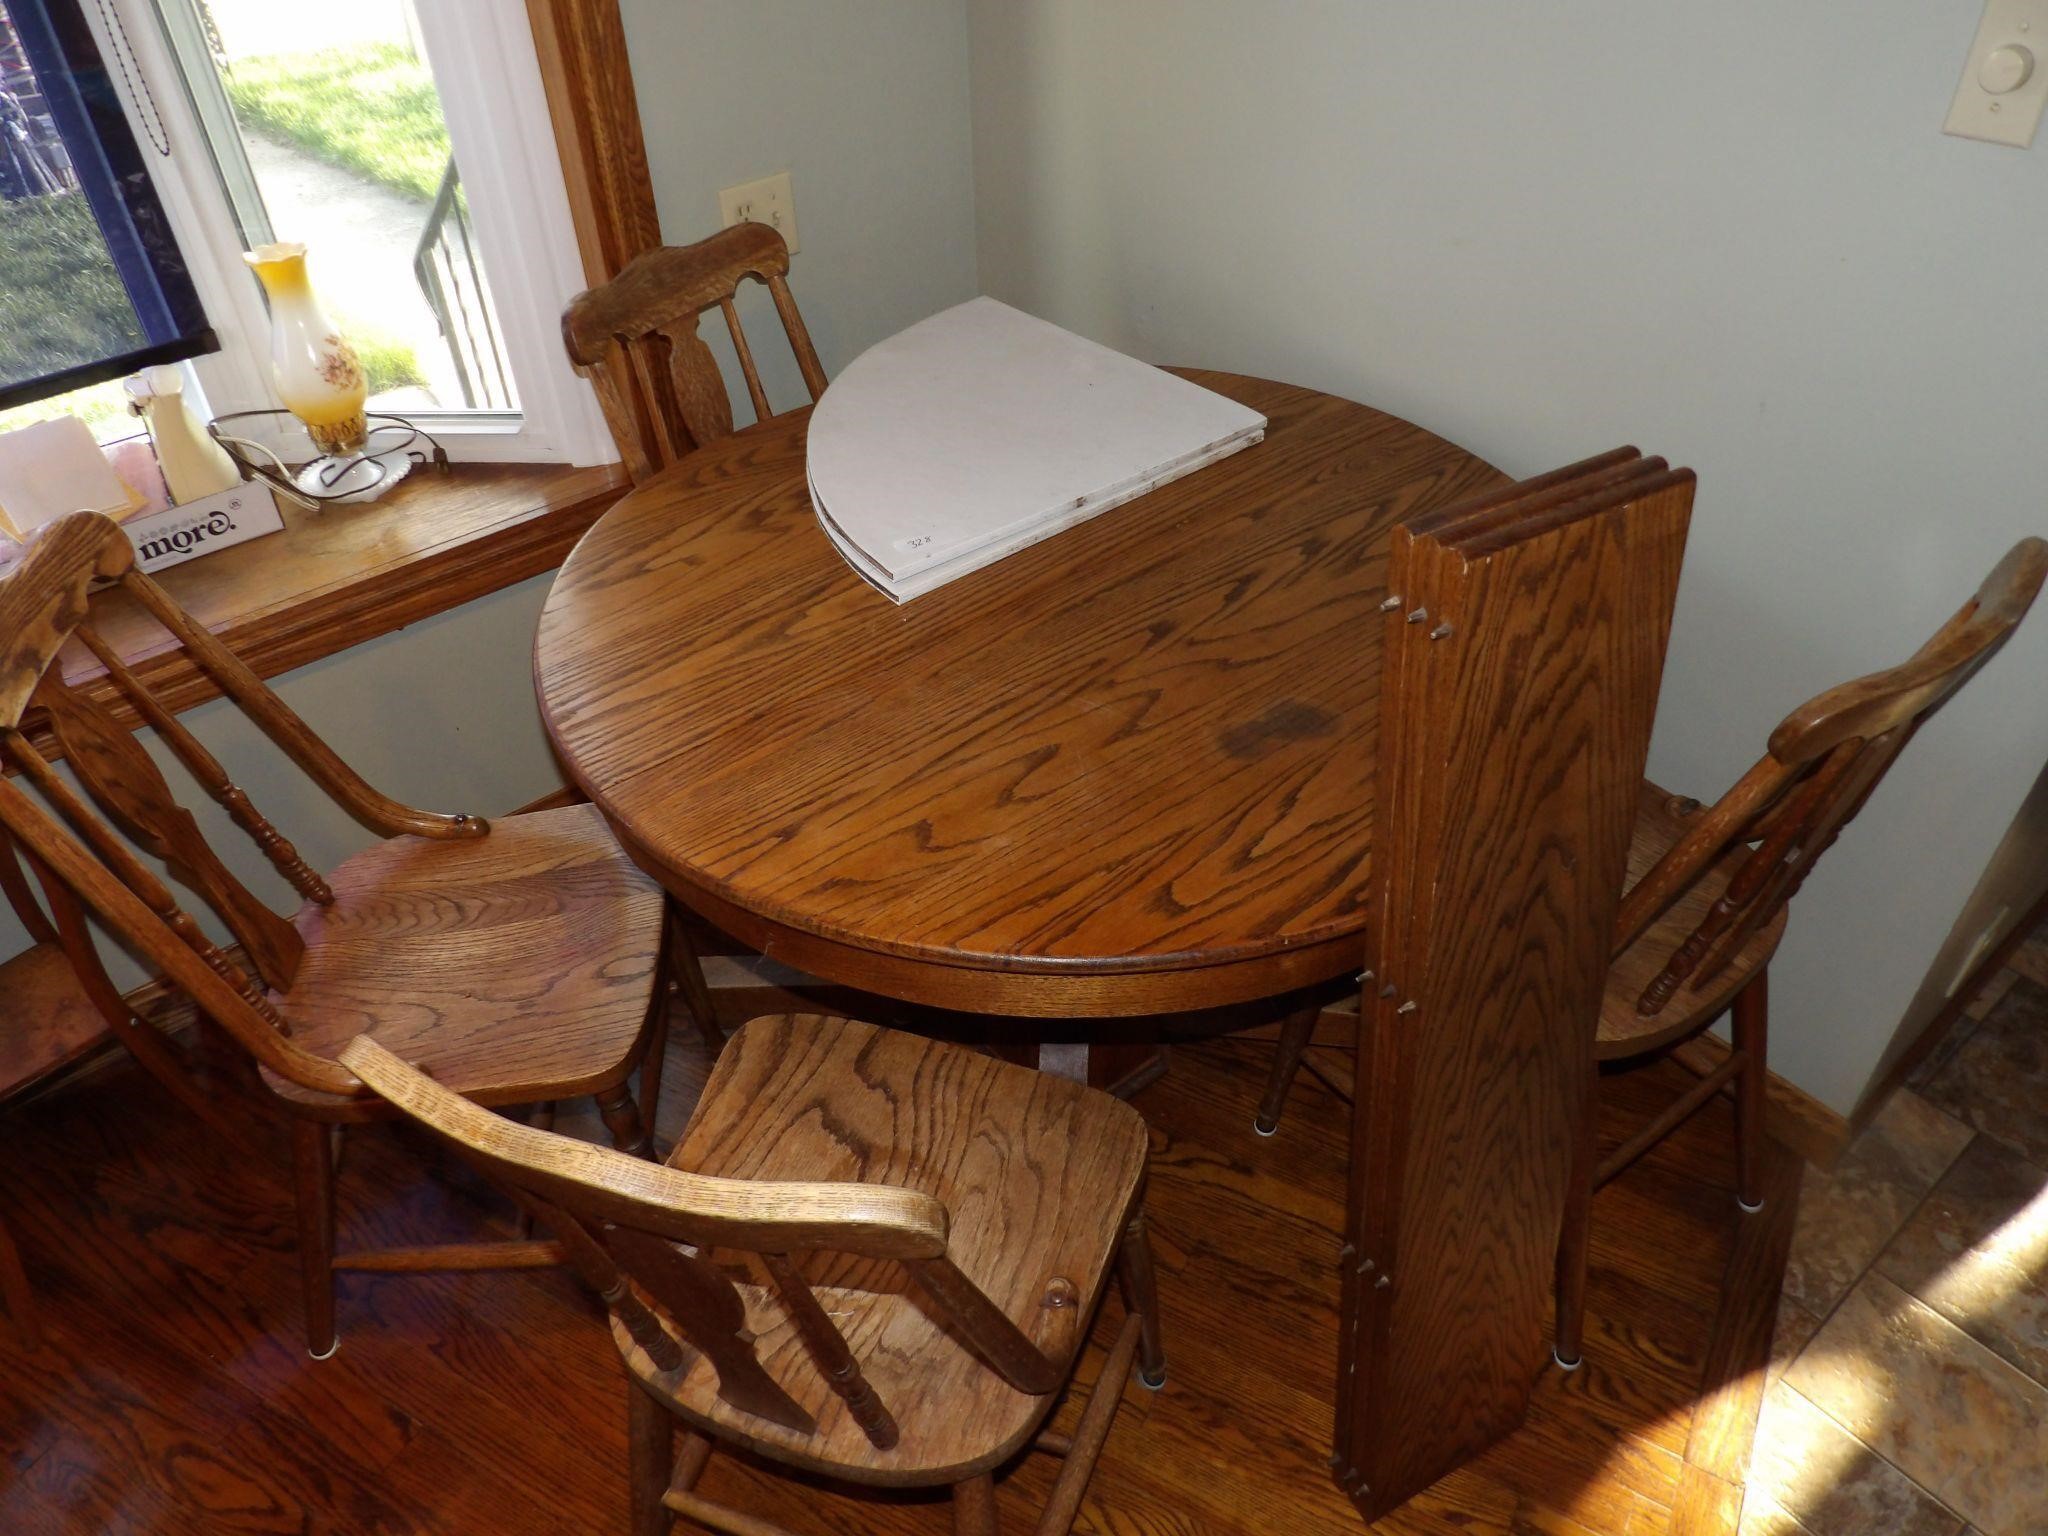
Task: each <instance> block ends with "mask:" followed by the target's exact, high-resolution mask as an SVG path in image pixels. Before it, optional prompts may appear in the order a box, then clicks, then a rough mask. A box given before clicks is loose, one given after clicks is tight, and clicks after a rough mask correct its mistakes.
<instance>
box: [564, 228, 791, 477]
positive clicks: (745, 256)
mask: <svg viewBox="0 0 2048 1536" xmlns="http://www.w3.org/2000/svg"><path fill="white" fill-rule="evenodd" d="M750 277H751V278H753V279H755V280H756V281H759V282H761V283H765V284H766V285H767V288H768V295H769V297H770V298H771V299H773V300H774V301H775V312H776V314H777V315H779V316H780V317H781V319H782V329H783V332H784V334H785V335H787V336H788V338H789V346H790V350H791V351H792V352H794V353H795V354H796V365H797V368H798V370H799V371H800V372H801V373H802V374H803V380H804V387H805V389H807V390H808V391H809V392H810V398H811V399H812V400H816V399H817V398H818V396H820V395H822V394H823V393H824V392H825V370H824V369H823V368H822V367H820V366H819V364H818V353H817V350H816V348H814V347H813V346H812V345H811V333H810V332H809V331H807V330H806V329H805V328H804V321H803V316H802V315H800V314H798V313H797V307H796V299H795V298H794V297H793V296H792V295H791V293H790V291H789V247H788V246H786V245H784V244H783V242H782V236H781V235H779V234H778V233H776V232H775V230H773V229H771V228H770V227H769V226H768V225H766V224H735V225H733V226H732V227H731V228H729V229H722V230H720V231H719V232H718V233H717V234H715V235H712V236H711V237H710V238H708V239H705V240H699V241H698V242H697V243H696V244H695V245H664V246H658V247H656V248H655V249H654V250H651V251H642V252H641V253H640V254H639V255H638V256H635V257H634V258H633V259H632V260H631V261H629V262H627V263H626V265H625V268H624V269H623V270H622V271H621V272H620V273H619V275H618V276H617V277H615V278H613V279H612V280H611V281H610V282H607V283H604V284H602V285H600V286H599V287H596V288H591V289H587V290H586V291H584V292H582V293H579V294H577V295H576V297H575V298H573V299H571V300H570V301H569V307H568V308H567V309H565V310H564V311H563V312H562V341H563V344H564V345H565V346H566V347H567V348H568V351H569V361H570V362H571V363H573V364H574V365H575V368H576V371H577V372H578V373H580V374H582V375H583V376H584V377H585V378H587V379H589V380H590V382H591V385H592V386H593V387H594V388H595V389H596V391H597V398H598V403H599V404H600V405H601V406H602V407H603V408H604V419H605V422H606V424H607V425H608V426H610V428H611V430H612V436H613V437H614V438H615V439H616V440H617V442H618V444H619V448H620V451H621V452H622V453H624V455H625V458H626V468H627V471H628V472H629V473H630V474H631V475H632V476H633V479H634V481H635V482H636V483H637V482H639V481H642V480H645V479H647V478H648V477H649V476H650V475H652V474H654V473H655V471H657V470H659V469H662V468H665V467H666V466H667V465H669V464H672V463H674V462H675V461H676V459H678V458H679V457H681V456H682V455H683V454H685V453H688V452H689V451H690V450H691V449H692V448H695V447H698V446H700V445H702V444H704V443H707V442H711V441H712V440H714V439H716V438H721V437H730V436H731V435H732V429H733V428H732V401H731V400H730V399H729V398H728V396H727V394H726V389H725V380H724V378H723V377H722V376H721V375H720V373H719V371H718V363H717V361H716V360H715V359H714V358H713V357H712V355H711V349H710V348H709V347H708V346H706V345H705V344H704V340H703V338H702V337H701V336H699V335H698V334H697V330H698V323H699V321H700V320H701V318H702V317H703V315H704V313H705V312H706V311H707V310H710V309H714V308H715V309H717V310H718V311H719V312H720V313H721V314H723V315H724V317H725V327H726V330H727V331H728V332H729V333H730V334H731V336H732V345H733V351H734V352H735V353H736V354H737V355H738V357H739V364H740V372H741V373H742V374H743V375H744V376H745V378H746V383H747V395H748V398H749V399H750V400H751V401H752V403H753V407H754V416H755V419H756V420H759V421H765V420H767V419H768V418H769V417H770V416H773V415H774V414H775V411H774V409H773V408H772V407H771V406H770V405H769V403H768V394H767V391H766V390H764V389H763V388H762V387H761V374H760V370H759V369H758V368H757V367H756V366H755V364H754V352H753V348H752V347H750V346H749V345H748V344H747V334H746V331H745V330H744V329H743V328H742V327H741V325H740V315H739V308H738V306H737V304H736V303H735V299H736V298H737V295H738V292H739V286H740V284H741V282H743V281H744V280H745V279H747V278H750Z"/></svg>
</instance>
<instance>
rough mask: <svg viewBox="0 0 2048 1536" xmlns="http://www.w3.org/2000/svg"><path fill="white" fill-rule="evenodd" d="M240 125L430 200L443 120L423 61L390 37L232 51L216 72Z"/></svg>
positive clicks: (443, 163)
mask: <svg viewBox="0 0 2048 1536" xmlns="http://www.w3.org/2000/svg"><path fill="white" fill-rule="evenodd" d="M222 79H223V81H224V82H225V84H226V86H227V92H228V99H229V100H230V101H232V102H233V103H234V107H235V114H236V116H237V117H238V118H240V120H241V122H242V125H243V127H245V128H247V129H249V130H250V131H252V132H254V133H259V134H262V135H263V136H264V137H265V138H269V139H274V140H277V141H279V142H281V143H285V144H291V145H296V146H297V147H298V148H300V149H303V150H305V151H306V152H307V153H308V154H310V155H312V156H314V157H315V158H316V159H319V160H324V161H326V162H327V163H328V164H329V165H333V166H339V167H340V168H341V169H342V170H345V171H353V172H355V173H356V174H357V175H359V176H362V177H364V178H366V179H368V180H370V181H375V182H378V183H381V184H382V185H384V186H387V187H390V188H391V189H393V190H394V191H397V192H403V193H405V194H407V195H409V196H412V197H416V198H418V199H420V200H421V201H422V202H432V201H433V198H434V194H435V193H436V192H437V191H439V190H440V186H441V173H442V172H443V171H444V170H446V169H447V167H448V153H449V151H448V127H447V124H446V123H445V122H443V121H442V118H441V98H440V97H439V95H437V94H436V93H435V90H434V77H433V75H432V74H431V73H429V71H428V69H427V66H426V64H425V63H424V62H423V61H421V60H420V59H417V58H415V57H413V55H412V54H411V53H410V52H409V51H407V50H406V49H405V48H404V47H402V46H400V45H399V44H397V43H364V44H359V45H357V46H355V47H350V48H323V49H320V50H319V51H317V52H314V53H280V54H268V55H264V56H262V57H259V58H248V59H237V60H235V61H234V62H233V63H232V64H231V65H230V66H229V67H228V68H227V69H226V70H224V71H223V72H222Z"/></svg>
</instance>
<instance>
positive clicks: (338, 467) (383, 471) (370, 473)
mask: <svg viewBox="0 0 2048 1536" xmlns="http://www.w3.org/2000/svg"><path fill="white" fill-rule="evenodd" d="M412 462H413V461H412V454H411V453H410V452H409V450H408V448H407V447H405V446H400V447H397V448H384V449H381V450H380V449H378V447H377V446H376V444H375V443H371V444H370V445H368V446H366V447H363V448H360V449H358V450H356V451H355V452H354V453H342V454H329V455H328V456H327V457H326V458H320V459H315V460H313V462H312V463H310V464H308V465H306V466H305V467H304V468H302V469H301V470H300V471H299V472H298V473H297V474H295V475H293V476H292V484H293V485H295V486H297V487H298V488H299V489H300V490H301V491H302V492H304V493H305V494H306V495H308V496H311V497H313V498H314V499H315V500H318V501H375V500H376V499H377V498H378V497H379V496H382V495H383V494H384V493H385V492H386V491H388V490H390V489H391V487H393V486H394V485H396V484H398V482H399V481H401V480H403V479H404V478H405V477H406V476H407V475H409V474H411V473H412Z"/></svg>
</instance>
